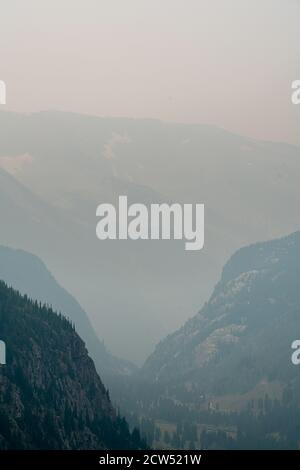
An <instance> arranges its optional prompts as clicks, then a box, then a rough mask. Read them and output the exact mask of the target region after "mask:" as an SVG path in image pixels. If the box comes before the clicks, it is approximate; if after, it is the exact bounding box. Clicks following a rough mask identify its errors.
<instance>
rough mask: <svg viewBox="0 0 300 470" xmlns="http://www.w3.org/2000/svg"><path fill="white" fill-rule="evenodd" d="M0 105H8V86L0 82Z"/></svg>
mask: <svg viewBox="0 0 300 470" xmlns="http://www.w3.org/2000/svg"><path fill="white" fill-rule="evenodd" d="M0 104H6V84H5V82H4V81H3V80H0Z"/></svg>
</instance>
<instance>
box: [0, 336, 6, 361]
mask: <svg viewBox="0 0 300 470" xmlns="http://www.w3.org/2000/svg"><path fill="white" fill-rule="evenodd" d="M5 364H6V344H5V343H4V341H0V365H2V366H4V365H5Z"/></svg>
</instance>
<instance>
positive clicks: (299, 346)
mask: <svg viewBox="0 0 300 470" xmlns="http://www.w3.org/2000/svg"><path fill="white" fill-rule="evenodd" d="M292 349H294V350H295V351H294V352H293V354H292V357H291V360H292V363H293V364H294V366H299V365H300V340H299V339H296V340H295V341H293V343H292Z"/></svg>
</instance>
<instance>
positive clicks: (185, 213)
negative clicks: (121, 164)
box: [96, 196, 204, 251]
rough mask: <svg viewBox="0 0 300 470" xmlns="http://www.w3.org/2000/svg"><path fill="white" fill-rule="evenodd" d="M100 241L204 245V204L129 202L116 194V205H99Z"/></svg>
mask: <svg viewBox="0 0 300 470" xmlns="http://www.w3.org/2000/svg"><path fill="white" fill-rule="evenodd" d="M96 215H97V217H100V220H99V222H98V223H97V227H96V235H97V237H98V238H99V240H128V239H131V240H171V239H173V240H185V249H186V250H188V251H190V250H201V249H202V248H203V246H204V204H195V205H193V204H183V205H182V204H177V203H176V204H175V203H174V204H170V205H169V204H166V203H164V204H150V208H149V209H148V207H147V206H146V205H145V204H132V205H129V206H128V201H127V196H119V206H118V208H117V209H116V208H115V206H114V205H112V204H106V203H105V204H100V205H99V206H98V208H97V211H96Z"/></svg>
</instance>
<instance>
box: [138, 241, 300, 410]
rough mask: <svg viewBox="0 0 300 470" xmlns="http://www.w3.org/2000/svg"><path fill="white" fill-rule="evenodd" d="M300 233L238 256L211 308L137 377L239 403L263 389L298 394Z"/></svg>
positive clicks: (178, 391) (175, 391)
mask: <svg viewBox="0 0 300 470" xmlns="http://www.w3.org/2000/svg"><path fill="white" fill-rule="evenodd" d="M299 278H300V232H296V233H294V234H292V235H290V236H288V237H285V238H282V239H280V240H275V241H270V242H266V243H259V244H256V245H253V246H249V247H247V248H244V249H241V250H240V251H238V252H237V253H236V254H235V255H234V256H233V257H232V258H231V259H230V261H229V262H228V263H227V264H226V266H225V268H224V270H223V274H222V278H221V280H220V282H219V283H218V285H217V286H216V288H215V290H214V292H213V294H212V296H211V298H210V300H209V302H208V303H207V304H206V305H205V306H204V307H203V308H202V309H201V311H200V312H199V313H198V314H197V315H196V316H195V317H194V318H192V319H191V320H189V321H188V322H187V323H186V324H185V325H184V326H183V327H182V328H181V329H180V330H178V331H177V332H175V333H174V334H172V335H170V336H169V337H167V338H166V339H165V340H164V341H162V342H161V343H160V344H159V345H158V346H157V348H156V350H155V352H154V353H153V354H152V355H151V356H150V357H149V359H148V360H147V361H146V363H145V365H144V368H143V371H142V374H143V376H144V377H145V378H147V379H151V381H153V382H156V383H158V384H160V386H162V387H163V388H164V389H165V390H168V394H171V395H173V396H175V397H176V396H181V398H183V397H184V398H183V399H184V400H187V401H189V400H191V401H193V400H195V399H196V397H197V399H198V400H199V397H200V396H201V395H202V396H205V395H207V396H209V397H211V398H212V397H221V396H226V395H236V396H241V395H243V394H246V393H249V392H250V391H255V390H258V388H259V387H260V386H261V384H263V383H264V384H268V391H272V390H273V391H274V392H275V391H276V390H277V392H278V394H279V395H280V391H281V392H282V390H283V388H284V387H286V386H288V385H289V386H291V387H293V388H294V390H296V391H297V393H298V392H299V390H300V387H299V385H300V368H297V367H295V366H294V365H293V364H292V362H291V351H292V350H291V344H292V342H293V341H294V340H295V339H298V338H299V336H300V315H299V309H300V290H299Z"/></svg>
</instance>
